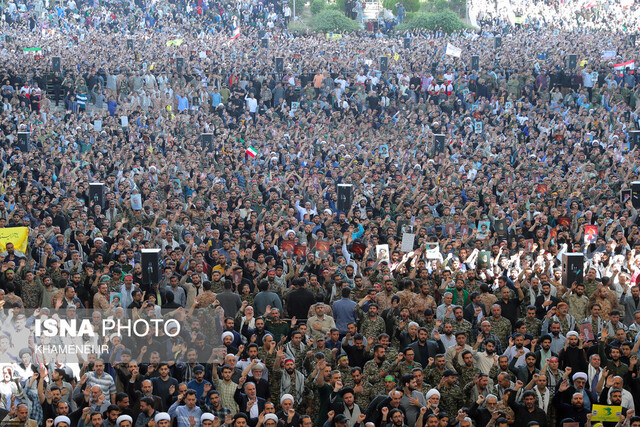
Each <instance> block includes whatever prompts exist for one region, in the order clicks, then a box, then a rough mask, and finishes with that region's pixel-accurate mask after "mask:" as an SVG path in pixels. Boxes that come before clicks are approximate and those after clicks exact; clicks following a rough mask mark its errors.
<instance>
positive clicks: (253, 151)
mask: <svg viewBox="0 0 640 427" xmlns="http://www.w3.org/2000/svg"><path fill="white" fill-rule="evenodd" d="M245 154H246V155H248V156H251V157H255V156H257V155H258V150H256V149H255V148H253V147H251V146H249V148H247V151H245Z"/></svg>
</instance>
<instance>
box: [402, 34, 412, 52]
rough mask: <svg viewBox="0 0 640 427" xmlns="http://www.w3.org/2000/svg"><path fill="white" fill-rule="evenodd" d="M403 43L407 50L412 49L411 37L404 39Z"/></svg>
mask: <svg viewBox="0 0 640 427" xmlns="http://www.w3.org/2000/svg"><path fill="white" fill-rule="evenodd" d="M402 43H403V46H404V48H405V49H411V39H410V38H409V37H405V38H404V39H402Z"/></svg>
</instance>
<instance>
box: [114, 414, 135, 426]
mask: <svg viewBox="0 0 640 427" xmlns="http://www.w3.org/2000/svg"><path fill="white" fill-rule="evenodd" d="M123 421H129V422H130V423H131V425H133V418H131V417H130V416H129V415H120V416H119V417H118V419H117V420H116V425H117V426H119V425H120V423H121V422H123Z"/></svg>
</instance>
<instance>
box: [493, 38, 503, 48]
mask: <svg viewBox="0 0 640 427" xmlns="http://www.w3.org/2000/svg"><path fill="white" fill-rule="evenodd" d="M493 44H494V47H495V48H496V49H499V48H501V47H502V36H495V37H494V39H493Z"/></svg>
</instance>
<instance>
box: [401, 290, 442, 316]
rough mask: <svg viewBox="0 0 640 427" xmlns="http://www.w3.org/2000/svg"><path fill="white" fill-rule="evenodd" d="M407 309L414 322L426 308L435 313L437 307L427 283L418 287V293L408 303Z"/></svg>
mask: <svg viewBox="0 0 640 427" xmlns="http://www.w3.org/2000/svg"><path fill="white" fill-rule="evenodd" d="M408 307H409V312H410V313H412V317H413V319H414V320H419V318H420V314H421V313H424V311H425V310H426V309H427V308H430V309H431V310H433V311H436V309H437V308H438V306H437V304H436V300H435V299H433V296H431V290H430V287H429V284H428V283H423V284H422V285H421V286H420V293H419V294H418V295H416V296H415V297H413V298H412V299H411V300H410V301H409V304H408Z"/></svg>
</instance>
